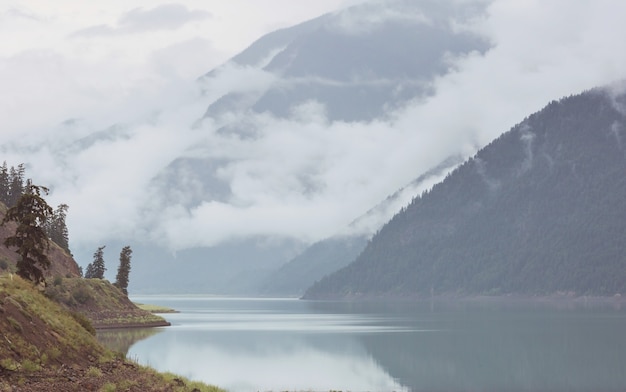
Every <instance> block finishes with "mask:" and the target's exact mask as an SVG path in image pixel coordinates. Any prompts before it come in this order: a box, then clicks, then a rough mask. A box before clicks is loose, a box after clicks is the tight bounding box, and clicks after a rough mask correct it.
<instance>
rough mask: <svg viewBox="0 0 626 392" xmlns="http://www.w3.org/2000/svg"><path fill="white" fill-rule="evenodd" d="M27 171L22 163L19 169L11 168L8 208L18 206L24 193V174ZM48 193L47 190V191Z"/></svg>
mask: <svg viewBox="0 0 626 392" xmlns="http://www.w3.org/2000/svg"><path fill="white" fill-rule="evenodd" d="M25 172H26V169H25V168H24V164H23V163H20V164H19V165H18V166H17V169H16V168H14V167H13V166H11V169H10V170H9V189H8V195H7V202H8V203H7V206H8V207H13V206H14V205H15V204H17V201H18V200H19V198H20V196H22V194H23V193H24V191H25V189H24V173H25ZM46 193H47V190H46Z"/></svg>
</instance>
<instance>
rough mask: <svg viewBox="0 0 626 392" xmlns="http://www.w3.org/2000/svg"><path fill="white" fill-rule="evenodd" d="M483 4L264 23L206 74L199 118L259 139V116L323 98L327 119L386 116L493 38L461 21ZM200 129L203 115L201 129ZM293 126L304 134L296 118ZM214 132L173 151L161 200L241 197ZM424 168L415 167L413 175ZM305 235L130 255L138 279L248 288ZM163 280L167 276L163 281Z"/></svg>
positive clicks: (366, 8) (170, 286) (175, 286)
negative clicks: (139, 258) (276, 26)
mask: <svg viewBox="0 0 626 392" xmlns="http://www.w3.org/2000/svg"><path fill="white" fill-rule="evenodd" d="M483 11H484V7H478V8H476V7H474V6H473V5H469V4H468V5H463V6H458V7H457V6H456V5H455V6H454V7H453V6H451V5H450V4H447V3H443V2H439V1H434V0H423V1H404V0H389V1H385V2H384V4H382V3H376V2H375V3H372V4H361V5H357V6H352V7H348V8H346V9H344V10H341V11H338V12H335V13H331V14H326V15H322V16H320V17H318V18H316V19H313V20H310V21H307V22H304V23H302V24H299V25H297V26H293V27H289V28H285V29H281V30H278V31H275V32H273V33H270V34H267V35H265V36H263V37H261V38H260V39H258V40H257V41H256V42H254V43H253V44H252V45H251V46H250V47H249V48H247V49H246V50H244V51H243V52H241V53H240V54H238V55H237V56H235V57H233V58H232V59H231V60H230V61H228V62H227V63H226V64H224V65H223V66H220V67H218V68H216V69H214V70H212V71H210V72H208V73H207V74H205V75H204V76H203V77H201V78H200V80H199V83H200V84H201V85H202V86H204V88H205V94H206V95H205V97H206V100H207V109H206V112H205V113H204V115H203V117H202V118H200V119H198V124H201V123H202V122H203V121H206V122H208V123H211V124H212V126H213V125H215V128H216V129H217V131H216V132H217V133H219V134H220V135H226V136H227V137H233V138H241V139H243V140H252V141H253V140H256V139H257V138H259V135H258V134H257V132H258V129H257V128H258V125H257V122H258V119H256V117H255V116H268V117H272V118H276V119H285V118H292V117H293V116H294V111H296V112H297V110H298V108H300V107H302V106H307V105H312V106H314V107H315V108H319V110H320V112H323V117H324V121H327V122H328V123H333V122H345V123H350V122H362V123H366V122H369V121H374V120H378V119H379V118H385V116H386V115H387V114H388V113H391V112H392V111H393V110H394V109H397V108H400V107H404V106H405V105H407V104H408V103H409V102H411V101H412V100H419V99H424V98H425V97H428V96H429V94H431V93H432V91H431V89H432V84H433V83H434V80H435V79H436V78H437V77H440V76H442V75H444V74H446V73H448V72H450V71H451V69H450V59H451V58H456V57H463V56H467V55H469V54H471V53H475V52H478V53H484V52H485V51H486V50H487V49H488V48H489V43H488V42H486V41H485V40H484V39H483V38H482V37H480V36H478V35H476V34H474V33H472V32H470V31H468V30H464V29H458V28H457V27H458V26H457V25H456V24H455V23H454V22H459V23H463V22H467V21H468V20H469V19H471V18H472V17H473V16H475V15H476V14H478V13H480V12H483ZM251 74H252V75H254V77H249V75H251ZM222 77H223V78H224V79H222ZM248 78H249V79H248ZM225 81H227V82H228V83H225ZM248 81H249V82H250V83H247V82H248ZM225 85H227V86H228V87H227V88H225V87H224V86H225ZM222 90H224V91H222ZM216 91H218V92H216ZM203 131H204V130H203V128H202V126H198V132H199V133H201V132H203ZM263 131H265V130H263ZM267 132H268V133H271V132H272V131H271V129H268V130H267ZM292 132H293V133H294V135H297V134H298V132H299V129H298V126H294V127H293V129H292ZM212 140H213V139H212V138H211V135H210V134H209V135H207V138H206V139H203V138H200V139H199V140H198V142H197V143H196V144H195V145H194V147H193V148H194V149H197V150H198V151H200V152H198V151H195V150H194V151H189V152H188V153H185V154H183V155H182V156H180V157H178V158H176V159H174V160H173V161H172V162H171V163H170V164H169V165H168V166H167V168H166V169H165V170H163V171H162V172H161V173H160V174H159V175H158V176H156V177H155V178H154V179H153V180H152V181H151V184H150V186H151V187H152V188H154V189H157V190H158V192H156V193H157V194H158V198H159V199H160V200H159V201H158V203H160V204H159V205H161V206H162V207H163V208H164V209H165V208H169V207H172V205H176V206H177V207H179V208H180V209H181V210H186V211H193V209H194V208H196V207H198V206H200V205H202V204H208V203H211V202H216V203H223V204H228V203H231V202H232V201H233V198H234V196H233V195H234V193H233V189H232V186H233V184H232V183H231V182H229V179H228V178H227V177H225V176H224V172H225V169H228V168H229V165H231V164H232V161H229V160H228V159H227V158H223V157H222V156H221V154H220V152H219V151H215V149H216V147H215V146H214V145H213V144H212V143H213V142H212ZM276 148H279V146H277V147H276ZM280 148H282V147H280ZM462 148H463V147H462V146H458V150H461V149H462ZM207 151H210V153H209V152H207ZM445 158H446V157H445V156H442V157H441V160H444V159H445ZM313 166H314V165H313ZM316 169H317V168H315V167H311V169H310V172H311V173H313V175H314V174H315V171H316ZM426 170H428V168H427V167H424V168H415V174H414V176H415V177H418V176H420V175H421V174H423V172H424V171H426ZM226 171H227V170H226ZM309 174H310V173H309V172H304V171H303V173H302V176H300V177H299V178H298V179H296V180H297V181H302V182H306V179H307V178H308V176H309ZM304 185H305V186H304V187H305V188H307V187H308V188H307V190H308V191H310V192H311V193H315V192H319V191H320V190H321V189H323V188H324V184H319V183H317V182H311V183H310V184H309V183H306V184H304ZM309 188H310V189H309ZM394 191H395V190H393V189H391V190H390V191H389V193H393V192H394ZM398 208H400V207H398ZM394 212H395V211H394ZM354 218H357V217H356V216H355V217H354ZM382 222H383V221H381V222H377V223H376V224H377V225H378V226H377V227H376V228H374V230H376V229H377V228H378V227H379V225H380V224H382ZM303 224H304V222H303ZM340 229H341V228H338V230H340ZM367 235H371V232H370V233H368V234H367ZM307 245H308V244H307V243H305V242H304V241H303V240H300V239H294V238H276V237H275V236H273V235H272V234H268V235H267V236H266V235H264V234H262V233H261V234H259V235H256V234H255V235H253V236H248V237H245V238H235V239H233V240H232V241H227V242H223V243H221V244H218V245H215V246H212V247H209V246H202V245H199V246H198V247H196V248H190V249H185V250H182V251H179V252H177V253H176V255H175V256H174V255H173V254H172V252H169V251H168V250H167V249H161V248H159V244H153V243H148V242H146V243H145V244H136V245H135V246H133V249H134V250H135V251H136V254H137V255H139V254H144V255H146V259H149V260H150V262H149V263H142V262H137V263H136V265H134V266H133V269H134V271H133V272H134V275H133V276H134V278H133V281H132V283H131V288H132V289H133V290H135V291H137V292H153V291H161V292H163V291H168V292H185V291H191V292H210V293H212V294H245V295H250V294H251V293H252V294H254V293H255V290H258V288H259V285H262V284H263V283H264V282H265V279H267V278H268V276H270V275H271V274H272V273H274V272H275V271H276V270H277V269H279V268H280V267H281V266H283V265H284V264H286V263H287V262H289V261H290V260H292V259H293V258H294V255H297V254H299V253H301V252H302V250H303V249H304V248H305V247H306V246H307ZM148 255H149V256H148ZM181 265H182V268H184V269H185V270H186V271H189V274H188V275H187V276H186V277H185V278H184V279H183V278H179V277H178V274H177V273H176V272H177V271H178V270H179V268H181ZM158 276H168V277H169V278H168V279H167V280H163V279H159V278H158ZM322 276H323V275H322ZM317 278H318V277H317V276H316V279H317ZM154 282H160V284H159V287H156V286H155V284H154ZM308 283H310V282H308ZM308 283H307V284H308ZM305 287H306V285H305V286H302V287H301V288H300V289H299V290H300V291H299V293H301V292H302V290H303V289H304V288H305Z"/></svg>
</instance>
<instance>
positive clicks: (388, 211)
mask: <svg viewBox="0 0 626 392" xmlns="http://www.w3.org/2000/svg"><path fill="white" fill-rule="evenodd" d="M461 163H462V159H461V157H459V156H452V157H450V158H448V159H446V160H444V161H443V162H442V163H441V164H439V165H437V166H435V167H434V168H432V169H430V170H428V171H427V172H425V173H424V174H422V175H421V176H419V177H418V178H417V179H415V180H413V181H412V182H411V183H410V184H408V185H407V186H405V187H403V188H402V189H400V190H398V191H397V192H395V193H394V194H392V195H390V196H389V197H387V198H386V199H385V200H383V201H382V202H381V203H379V204H378V205H377V206H375V207H374V208H372V209H370V210H369V211H367V212H366V213H365V214H364V215H362V216H360V217H359V218H357V219H355V220H354V221H353V222H352V223H351V224H350V225H349V227H348V228H345V229H344V231H343V233H340V234H337V235H335V236H333V237H329V238H326V239H324V240H322V241H318V242H316V243H314V244H313V245H311V246H309V247H308V248H306V249H305V250H304V251H303V252H302V253H300V254H299V255H298V256H296V257H294V258H293V259H292V260H291V261H289V262H288V263H287V264H285V265H283V266H282V267H281V268H279V269H278V270H277V271H275V272H274V273H272V274H271V275H270V276H269V277H268V278H267V279H266V280H265V282H264V283H263V284H262V285H261V287H260V289H259V293H260V294H261V295H276V296H298V297H299V296H302V294H304V292H305V291H306V289H307V288H308V287H310V286H311V285H312V284H313V283H315V282H316V281H318V280H319V279H321V278H323V277H324V276H326V275H328V274H331V273H333V272H335V271H337V270H339V269H341V268H343V267H345V266H347V265H348V264H350V263H351V262H352V261H354V260H355V259H356V257H357V256H358V255H359V254H360V253H361V252H362V251H363V249H364V248H365V246H366V245H367V242H368V239H369V238H371V237H372V235H374V233H375V232H376V231H378V230H379V229H380V228H381V226H382V225H383V223H382V222H386V221H388V220H389V219H391V218H392V217H393V215H394V214H395V213H396V212H397V211H399V210H400V209H401V208H402V207H404V206H406V205H407V204H408V203H409V202H410V200H411V199H412V198H413V196H414V195H418V194H420V193H421V192H423V191H425V190H427V189H429V188H430V187H431V186H432V185H433V184H435V183H437V182H439V181H441V180H442V179H443V178H444V177H445V176H446V174H448V173H449V172H450V171H452V170H453V169H454V168H455V167H456V166H458V165H459V164H461Z"/></svg>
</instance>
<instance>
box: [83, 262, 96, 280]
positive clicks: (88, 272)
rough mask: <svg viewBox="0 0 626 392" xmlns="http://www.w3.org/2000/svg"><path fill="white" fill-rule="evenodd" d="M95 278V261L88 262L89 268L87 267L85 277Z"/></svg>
mask: <svg viewBox="0 0 626 392" xmlns="http://www.w3.org/2000/svg"><path fill="white" fill-rule="evenodd" d="M93 278H95V272H94V270H93V263H89V264H87V268H85V279H93Z"/></svg>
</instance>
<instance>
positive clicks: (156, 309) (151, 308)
mask: <svg viewBox="0 0 626 392" xmlns="http://www.w3.org/2000/svg"><path fill="white" fill-rule="evenodd" d="M135 305H137V307H138V308H139V309H142V310H145V311H147V312H150V313H178V311H177V310H175V309H172V308H168V307H165V306H160V305H151V304H140V303H138V302H135Z"/></svg>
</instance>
